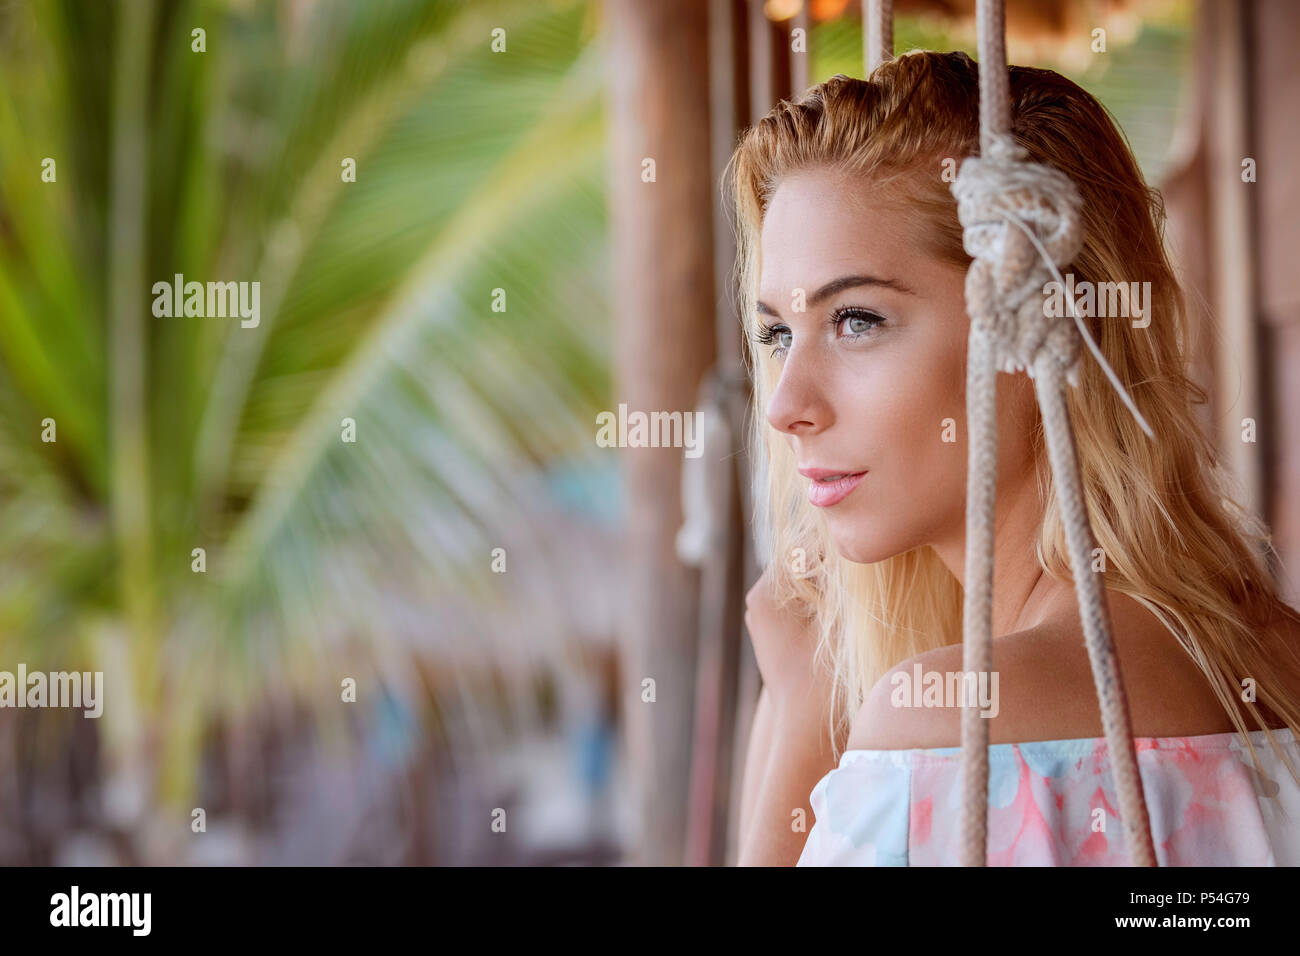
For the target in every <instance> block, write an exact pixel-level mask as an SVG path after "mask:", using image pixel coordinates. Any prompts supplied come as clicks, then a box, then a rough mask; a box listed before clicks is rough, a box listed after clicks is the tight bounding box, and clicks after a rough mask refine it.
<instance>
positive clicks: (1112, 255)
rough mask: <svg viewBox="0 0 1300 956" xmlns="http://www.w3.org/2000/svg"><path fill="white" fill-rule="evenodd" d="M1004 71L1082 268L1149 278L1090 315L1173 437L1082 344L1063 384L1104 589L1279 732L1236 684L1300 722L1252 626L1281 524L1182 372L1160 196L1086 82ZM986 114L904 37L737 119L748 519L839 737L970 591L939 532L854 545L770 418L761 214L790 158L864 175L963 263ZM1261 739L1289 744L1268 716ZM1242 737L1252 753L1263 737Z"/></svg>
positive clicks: (1266, 606)
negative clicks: (814, 640) (856, 67)
mask: <svg viewBox="0 0 1300 956" xmlns="http://www.w3.org/2000/svg"><path fill="white" fill-rule="evenodd" d="M1010 85H1011V98H1012V122H1013V134H1014V136H1015V138H1016V140H1017V141H1018V142H1019V143H1020V144H1021V145H1022V146H1024V147H1025V148H1026V149H1027V150H1028V151H1029V154H1030V156H1031V158H1032V159H1033V160H1034V161H1036V162H1040V163H1047V164H1050V165H1052V166H1054V167H1056V168H1057V169H1060V170H1062V171H1063V172H1065V173H1066V174H1067V175H1069V176H1070V177H1071V178H1072V179H1073V180H1074V182H1075V183H1076V184H1077V186H1078V187H1079V191H1080V193H1081V194H1082V196H1083V199H1084V207H1083V213H1084V220H1085V229H1086V238H1085V241H1084V245H1083V249H1082V250H1081V252H1080V253H1079V255H1078V257H1077V258H1076V259H1075V261H1074V262H1073V263H1072V264H1071V266H1070V270H1071V271H1072V272H1073V273H1075V275H1076V277H1077V278H1078V279H1079V280H1080V281H1083V280H1087V281H1090V282H1093V283H1100V282H1120V281H1121V280H1122V279H1123V277H1131V276H1132V275H1134V274H1138V275H1141V276H1142V278H1143V280H1144V281H1145V280H1149V281H1150V282H1151V298H1150V312H1149V318H1150V325H1149V326H1148V327H1145V328H1140V329H1135V328H1133V326H1132V324H1131V323H1130V322H1113V321H1108V322H1102V321H1098V320H1097V319H1096V318H1093V319H1091V320H1089V331H1090V332H1091V334H1092V337H1093V340H1094V341H1095V342H1097V344H1098V346H1099V347H1100V349H1101V351H1102V352H1103V354H1104V355H1105V357H1106V361H1107V362H1108V363H1109V364H1110V365H1111V367H1112V368H1113V369H1114V370H1115V372H1116V374H1117V375H1118V376H1119V378H1120V380H1121V381H1122V382H1124V383H1125V385H1126V388H1127V389H1128V390H1129V393H1130V394H1131V395H1132V396H1133V399H1134V401H1135V402H1136V404H1137V406H1138V408H1139V409H1140V410H1141V412H1142V414H1143V415H1144V416H1145V417H1146V419H1147V421H1148V422H1150V423H1151V426H1152V428H1153V430H1154V431H1155V433H1156V435H1158V436H1159V439H1158V440H1157V441H1151V440H1149V439H1148V438H1147V437H1146V436H1145V435H1144V434H1143V433H1142V431H1141V430H1140V428H1139V427H1138V425H1137V424H1136V423H1135V422H1134V420H1133V418H1132V417H1131V415H1130V413H1129V412H1128V410H1127V409H1126V408H1125V407H1124V406H1123V404H1122V402H1121V400H1120V399H1119V397H1118V396H1117V394H1116V393H1115V391H1114V390H1113V389H1112V388H1111V386H1110V385H1109V383H1108V382H1107V381H1106V379H1105V376H1104V373H1103V372H1102V370H1101V368H1100V366H1099V365H1098V364H1097V363H1096V362H1095V361H1093V360H1092V359H1091V358H1090V357H1089V356H1087V355H1086V354H1085V356H1084V359H1083V361H1082V363H1081V369H1080V378H1079V387H1077V388H1071V389H1068V390H1067V391H1068V402H1069V407H1070V414H1071V417H1072V419H1073V422H1074V427H1075V431H1076V439H1077V445H1078V453H1079V462H1080V468H1081V472H1082V477H1083V487H1084V492H1085V496H1086V503H1087V507H1088V513H1089V515H1090V516H1091V519H1092V526H1093V531H1094V534H1095V536H1096V539H1097V543H1098V545H1100V546H1101V547H1102V548H1103V549H1104V553H1105V558H1106V564H1105V572H1104V574H1105V585H1106V587H1107V588H1110V589H1113V590H1115V591H1118V592H1120V593H1123V594H1127V595H1130V596H1131V597H1133V598H1134V599H1136V600H1138V601H1140V602H1141V603H1142V604H1143V605H1145V606H1146V607H1147V608H1149V609H1150V610H1151V611H1152V612H1153V613H1154V614H1155V615H1156V616H1157V617H1158V618H1159V620H1160V621H1161V622H1162V623H1163V624H1164V626H1165V627H1166V628H1168V629H1169V630H1170V631H1171V632H1172V633H1173V634H1174V636H1175V637H1176V638H1177V640H1178V641H1179V643H1180V645H1181V646H1182V647H1183V649H1184V650H1186V652H1187V653H1188V654H1190V655H1191V657H1192V658H1193V660H1195V662H1196V663H1197V665H1198V666H1199V667H1200V669H1201V671H1202V672H1203V673H1204V675H1205V677H1206V679H1207V680H1208V681H1209V682H1210V685H1211V686H1212V687H1213V689H1214V691H1215V693H1216V695H1217V696H1218V698H1219V700H1220V702H1221V703H1222V705H1223V707H1224V709H1225V710H1226V711H1227V713H1228V715H1229V716H1230V718H1231V720H1232V722H1233V725H1234V726H1235V727H1236V728H1237V730H1238V731H1240V732H1241V733H1242V734H1243V735H1244V734H1245V733H1246V732H1247V730H1246V719H1245V715H1246V714H1249V715H1250V716H1251V717H1253V718H1254V720H1255V722H1256V723H1258V724H1259V727H1260V728H1261V729H1265V730H1267V729H1268V728H1267V725H1266V722H1265V716H1266V715H1265V714H1261V713H1260V710H1261V708H1260V707H1258V706H1242V705H1241V704H1239V703H1238V700H1239V693H1240V690H1241V688H1242V681H1243V680H1244V679H1246V678H1253V679H1254V681H1255V687H1256V691H1257V695H1258V696H1257V700H1258V702H1259V703H1260V704H1262V705H1263V707H1264V708H1267V710H1268V711H1269V712H1270V713H1271V714H1276V715H1277V717H1279V718H1281V720H1283V721H1284V722H1285V723H1286V724H1287V725H1288V726H1289V727H1290V728H1291V730H1292V732H1294V733H1296V734H1297V736H1298V737H1300V706H1298V702H1297V701H1296V700H1295V699H1294V697H1292V696H1291V694H1290V692H1289V691H1288V689H1287V687H1286V685H1285V683H1284V682H1283V681H1281V680H1278V679H1277V678H1278V677H1279V675H1280V674H1282V673H1283V672H1284V671H1285V670H1286V669H1287V668H1290V667H1295V665H1296V663H1297V658H1296V656H1295V652H1294V649H1293V648H1288V650H1289V651H1290V652H1291V654H1292V658H1291V659H1290V660H1289V661H1284V660H1278V659H1277V658H1276V657H1272V656H1269V655H1270V654H1271V653H1272V651H1270V650H1266V648H1265V646H1264V643H1263V642H1262V641H1261V640H1260V638H1259V636H1258V633H1257V632H1259V631H1261V630H1262V629H1264V628H1266V627H1268V626H1271V625H1273V624H1275V623H1277V615H1278V614H1283V615H1287V616H1290V617H1291V618H1292V619H1300V615H1296V613H1295V612H1294V611H1293V610H1292V609H1290V608H1288V607H1286V605H1285V604H1283V603H1282V602H1281V600H1280V599H1279V598H1278V595H1277V591H1276V588H1275V585H1274V582H1273V580H1272V578H1271V576H1270V574H1269V571H1268V569H1267V566H1266V564H1265V561H1264V557H1263V553H1264V552H1266V551H1267V550H1269V549H1271V543H1270V541H1269V537H1268V533H1267V529H1266V528H1264V527H1263V526H1262V525H1261V524H1260V523H1259V522H1258V521H1257V520H1256V519H1254V518H1253V517H1252V516H1250V515H1248V514H1246V513H1245V512H1244V510H1243V509H1242V508H1240V507H1239V506H1238V505H1237V504H1236V503H1235V501H1234V500H1233V498H1232V495H1231V493H1230V489H1231V484H1230V482H1229V481H1228V480H1227V477H1226V475H1225V473H1224V472H1223V470H1222V469H1221V468H1220V466H1219V463H1218V460H1217V456H1216V454H1215V451H1214V448H1213V446H1212V445H1211V443H1210V442H1209V440H1208V439H1207V438H1206V437H1205V435H1204V434H1203V432H1202V431H1201V429H1200V428H1199V426H1198V424H1197V420H1196V417H1195V415H1194V411H1193V407H1194V405H1195V404H1200V403H1204V402H1205V401H1206V395H1205V393H1204V391H1203V390H1202V389H1201V388H1199V387H1198V386H1197V385H1196V384H1195V383H1194V382H1193V381H1192V380H1191V379H1190V378H1189V377H1188V369H1187V363H1186V358H1185V356H1186V355H1187V354H1188V324H1187V316H1186V310H1185V305H1184V301H1183V295H1182V291H1181V289H1180V288H1179V285H1178V282H1177V280H1176V278H1175V276H1174V273H1173V270H1172V269H1171V267H1170V265H1169V261H1168V259H1167V257H1166V255H1165V250H1164V244H1163V241H1162V230H1163V224H1164V207H1163V202H1162V200H1161V197H1160V194H1159V192H1157V191H1156V190H1154V189H1151V188H1149V187H1148V186H1147V185H1146V183H1145V181H1144V179H1143V177H1142V174H1141V172H1140V170H1139V169H1138V166H1137V163H1136V161H1135V160H1134V158H1133V156H1132V153H1131V152H1130V150H1129V148H1128V146H1127V144H1126V142H1125V140H1124V139H1123V136H1122V135H1121V133H1120V132H1119V130H1118V128H1117V127H1116V125H1115V124H1114V122H1113V121H1112V119H1111V118H1110V116H1109V115H1108V114H1107V113H1106V111H1105V108H1104V107H1102V106H1101V104H1100V103H1098V102H1097V101H1096V100H1095V99H1094V98H1093V97H1092V96H1091V95H1089V94H1088V93H1087V92H1085V91H1084V90H1083V89H1081V88H1080V87H1079V86H1077V85H1076V84H1074V83H1072V82H1071V81H1069V80H1067V79H1066V78H1064V77H1062V76H1060V75H1058V74H1056V73H1053V72H1051V71H1050V70H1038V69H1030V68H1025V67H1012V68H1011V73H1010ZM978 116H979V81H978V76H977V72H976V67H975V64H974V63H973V62H972V61H971V59H970V58H969V57H968V56H966V54H964V53H947V54H940V53H933V52H913V53H908V54H904V55H903V56H900V57H898V58H896V59H894V60H891V61H888V62H886V63H884V64H883V65H881V66H880V67H878V68H877V69H876V70H875V71H874V72H873V74H872V75H871V77H870V79H869V80H861V79H853V78H850V77H846V76H836V77H833V78H831V79H830V80H827V81H826V82H825V83H822V84H820V85H818V86H815V87H813V88H812V89H810V90H809V91H808V92H807V93H806V94H805V95H804V96H803V97H802V98H801V99H799V100H798V102H795V103H790V102H782V103H780V104H779V105H777V106H776V107H775V108H773V109H772V111H771V112H770V113H768V114H767V116H765V117H763V119H761V120H760V121H759V122H758V123H757V124H756V125H755V126H754V127H752V128H751V129H750V130H749V131H748V132H747V133H746V134H745V136H744V137H743V139H742V140H741V143H740V145H739V147H738V148H737V149H736V152H735V154H734V155H733V156H732V159H731V162H730V164H729V167H728V170H727V176H726V180H725V181H726V183H727V184H728V185H727V189H728V191H729V192H730V194H731V197H732V199H733V201H734V207H735V215H736V221H737V240H738V257H737V270H738V277H739V285H740V292H741V303H742V310H741V311H742V315H743V317H744V324H745V331H746V340H747V342H749V343H750V348H749V351H748V355H747V360H748V362H749V364H750V367H751V371H752V373H753V377H754V383H755V387H754V402H755V406H754V407H755V414H754V416H753V419H754V435H753V445H754V448H755V452H756V453H755V459H756V461H757V462H758V464H759V475H760V480H759V486H760V487H759V490H760V494H759V495H758V496H757V498H756V501H757V502H758V506H757V509H756V511H757V513H756V515H755V518H756V521H757V522H758V523H759V525H760V528H761V530H762V532H763V533H764V534H765V537H766V541H767V544H768V548H769V550H770V553H771V555H772V562H771V572H772V580H773V584H774V587H775V590H776V593H777V596H778V599H780V600H798V601H801V602H803V603H805V604H806V605H808V606H810V607H811V608H812V609H813V610H814V611H815V613H816V618H817V620H818V622H819V630H820V639H819V642H818V655H819V659H820V660H821V661H822V662H823V663H824V664H826V665H827V666H829V667H830V668H831V669H832V671H833V674H834V681H833V683H834V687H835V700H834V701H833V702H832V739H833V740H835V741H837V742H838V740H839V738H840V735H841V733H842V732H843V731H845V730H846V729H847V727H848V724H849V722H850V721H851V720H852V717H853V715H854V714H855V713H856V712H857V708H858V706H860V704H861V702H862V701H863V699H864V698H865V695H866V693H867V692H868V691H869V690H870V689H871V687H872V686H873V685H874V684H875V682H876V681H877V680H878V679H879V678H880V677H882V676H883V675H884V674H885V673H886V672H887V671H888V670H889V669H890V668H892V667H894V666H895V665H897V664H898V663H900V662H902V661H904V660H906V659H908V658H909V657H912V656H914V655H916V654H919V653H921V652H923V651H927V650H930V649H933V648H937V647H942V646H944V645H948V644H954V643H958V642H960V640H961V619H962V588H961V585H960V583H959V582H958V581H957V579H956V578H955V577H954V576H953V574H952V573H951V572H950V571H949V570H948V568H947V567H946V566H945V565H944V564H943V562H942V561H941V560H940V559H939V557H938V555H937V554H936V553H935V552H934V550H933V549H932V548H930V547H928V546H926V547H921V548H917V549H914V550H912V551H909V552H907V553H904V554H899V555H896V556H894V557H891V558H888V559H885V560H882V561H878V562H875V563H872V564H854V563H852V562H849V561H847V560H845V559H843V558H842V557H840V556H839V555H838V554H837V553H836V551H835V548H834V547H833V545H832V544H831V540H830V537H829V534H828V531H827V528H826V526H825V523H824V519H823V518H822V516H821V514H820V513H819V512H817V510H816V509H814V508H813V507H812V506H811V505H810V504H809V503H808V500H807V497H806V495H805V494H804V493H803V491H804V489H803V487H802V482H800V481H799V480H798V479H797V476H796V472H795V461H794V458H793V453H792V451H791V449H790V447H789V445H788V443H787V442H786V441H785V440H784V437H783V436H782V435H780V434H779V433H777V432H776V431H775V430H774V429H772V428H770V427H769V426H768V425H767V422H766V419H765V415H764V410H765V408H766V406H767V402H768V398H769V396H770V395H771V394H772V391H773V389H774V387H775V385H776V382H777V380H778V378H779V366H778V365H777V363H776V362H775V361H774V360H771V359H770V358H768V357H767V356H765V355H763V354H761V353H756V352H755V350H754V349H753V347H752V346H753V342H754V334H755V325H756V316H755V307H754V304H755V299H756V297H757V283H758V278H759V265H760V264H759V232H760V229H761V227H762V221H763V214H764V210H765V208H766V205H767V201H768V200H769V199H770V197H771V195H772V194H773V192H774V191H775V189H776V187H777V185H778V184H779V183H780V181H781V179H782V178H783V177H784V176H786V175H787V174H789V173H791V172H793V171H795V170H799V169H807V168H811V167H829V168H833V169H836V170H841V171H845V172H849V173H854V174H859V175H862V176H866V177H869V178H870V179H871V181H872V183H873V185H875V186H884V187H885V188H886V189H887V190H889V191H890V192H891V193H892V194H896V195H897V196H898V197H899V198H900V199H901V200H902V201H904V202H906V203H908V204H909V206H910V207H911V208H913V209H915V211H916V214H917V216H918V217H919V218H920V219H921V221H923V222H925V223H926V225H927V229H926V230H925V241H926V242H927V243H928V245H929V247H930V251H932V253H933V254H934V255H935V256H936V257H937V258H940V259H942V260H946V261H951V262H954V263H957V264H959V265H962V266H963V267H964V266H966V265H968V264H969V262H970V258H969V257H968V256H967V255H966V253H965V251H964V250H963V248H962V231H961V225H960V223H959V222H958V219H957V210H956V203H955V201H954V199H953V197H952V195H951V192H950V182H949V179H950V177H944V176H941V175H940V173H941V172H942V171H943V170H944V169H952V168H953V165H952V164H953V163H960V161H961V159H962V158H964V157H965V156H968V155H971V154H972V153H975V152H978V143H979V131H978ZM1124 281H1127V280H1126V279H1125V280H1124ZM1032 441H1033V448H1034V453H1035V456H1036V461H1037V463H1038V466H1037V474H1038V485H1039V490H1040V493H1041V500H1042V501H1043V502H1044V506H1045V509H1044V519H1043V522H1042V527H1041V532H1040V534H1039V538H1038V542H1037V552H1038V559H1039V561H1040V563H1041V564H1042V566H1043V569H1044V570H1045V572H1046V573H1048V574H1050V575H1051V576H1052V577H1054V578H1056V579H1058V580H1060V581H1062V582H1067V583H1068V582H1070V581H1071V575H1070V570H1069V561H1068V558H1067V556H1066V550H1065V536H1064V529H1063V527H1062V525H1061V521H1060V517H1059V513H1058V508H1057V503H1056V500H1055V489H1054V487H1053V482H1052V479H1051V471H1050V467H1049V466H1048V462H1047V460H1046V454H1045V448H1044V445H1043V435H1042V423H1041V419H1039V421H1038V424H1037V426H1036V427H1035V431H1034V434H1033V436H1032ZM1294 672H1295V673H1300V667H1297V668H1296V670H1295V671H1294ZM1270 722H1271V721H1270ZM1267 736H1268V739H1269V741H1270V743H1271V744H1272V746H1273V749H1274V751H1275V752H1279V753H1280V751H1279V750H1278V746H1277V743H1276V741H1275V740H1274V738H1273V735H1272V733H1269V734H1268V735H1267ZM1246 742H1247V744H1248V745H1250V741H1249V738H1246ZM1250 751H1251V754H1252V756H1254V755H1255V751H1254V747H1253V746H1251V747H1250ZM1256 759H1257V758H1256ZM1288 766H1289V764H1288ZM1292 774H1293V775H1295V774H1296V771H1295V769H1292ZM1297 779H1300V778H1297Z"/></svg>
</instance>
